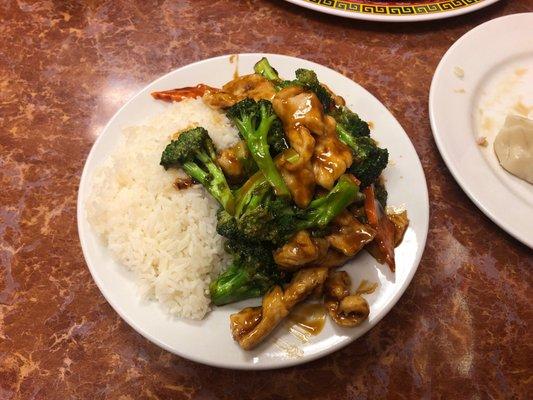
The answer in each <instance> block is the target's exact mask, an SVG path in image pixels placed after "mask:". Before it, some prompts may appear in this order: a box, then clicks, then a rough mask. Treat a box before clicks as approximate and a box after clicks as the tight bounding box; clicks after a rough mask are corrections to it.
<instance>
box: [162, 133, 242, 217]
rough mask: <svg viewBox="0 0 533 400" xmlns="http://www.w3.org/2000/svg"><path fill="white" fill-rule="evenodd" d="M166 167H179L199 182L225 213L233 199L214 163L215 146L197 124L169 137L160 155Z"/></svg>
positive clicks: (224, 179)
mask: <svg viewBox="0 0 533 400" xmlns="http://www.w3.org/2000/svg"><path fill="white" fill-rule="evenodd" d="M160 164H161V165H162V166H163V167H165V169H167V168H169V167H172V166H176V167H181V168H182V169H183V170H184V171H185V172H186V173H187V175H189V176H190V177H191V178H193V179H194V180H195V181H197V182H199V183H201V184H202V185H203V186H204V187H205V188H206V189H207V191H208V192H209V193H210V194H211V195H212V196H213V197H214V198H215V199H216V200H217V201H218V202H219V203H220V204H221V205H222V207H224V209H225V210H227V211H228V212H230V213H231V212H233V209H234V206H235V201H234V197H233V193H232V192H231V190H230V188H229V186H228V182H227V181H226V177H225V176H224V173H223V172H222V170H221V169H220V167H219V166H218V164H217V163H216V149H215V145H214V143H213V141H212V140H211V138H210V137H209V134H208V133H207V130H205V129H204V128H201V127H198V128H193V129H189V130H187V131H185V132H182V133H181V134H180V136H179V137H178V139H177V140H172V141H171V142H170V143H169V144H168V145H167V147H166V148H165V150H164V151H163V154H162V155H161V162H160Z"/></svg>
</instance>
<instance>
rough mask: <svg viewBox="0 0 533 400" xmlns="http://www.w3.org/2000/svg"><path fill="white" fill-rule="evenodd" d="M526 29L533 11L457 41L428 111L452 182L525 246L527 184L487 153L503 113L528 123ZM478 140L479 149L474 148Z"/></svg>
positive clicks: (531, 40) (532, 111)
mask: <svg viewBox="0 0 533 400" xmlns="http://www.w3.org/2000/svg"><path fill="white" fill-rule="evenodd" d="M532 26H533V13H525V14H514V15H508V16H505V17H501V18H497V19H494V20H492V21H489V22H486V23H484V24H483V25H480V26H478V27H476V28H474V29H473V30H471V31H470V32H468V33H466V34H465V35H464V36H463V37H461V38H460V39H459V40H458V41H457V42H456V43H455V44H454V45H453V46H452V47H450V49H449V50H448V52H447V53H446V54H445V55H444V57H443V58H442V60H441V62H440V64H439V66H438V67H437V70H436V72H435V76H434V77H433V82H432V84H431V90H430V95H429V113H430V119H431V127H432V129H433V136H434V138H435V141H436V142H437V146H438V148H439V151H440V153H441V155H442V158H443V159H444V161H445V162H446V165H447V166H448V168H449V169H450V171H451V173H452V174H453V176H454V177H455V179H456V181H457V182H458V183H459V185H460V186H461V187H462V188H463V190H464V191H465V192H466V194H467V195H468V196H469V197H470V199H471V200H472V201H473V202H474V203H475V204H476V205H477V206H478V207H479V209H480V210H481V211H483V212H484V213H485V214H486V215H487V216H488V217H489V218H491V219H492V220H493V221H494V222H495V223H496V224H498V225H499V226H500V227H501V228H503V229H504V230H506V231H507V232H508V233H509V234H511V235H512V236H514V237H515V238H516V239H518V240H520V241H521V242H523V243H525V244H526V245H528V246H529V247H532V248H533V218H532V216H533V185H531V184H529V183H527V182H526V181H523V180H521V179H519V178H517V177H515V176H514V175H511V174H510V173H508V172H507V171H505V170H504V169H503V168H502V167H501V166H500V164H499V162H498V159H497V157H496V155H495V153H494V149H493V142H494V138H495V136H496V135H497V133H498V132H499V130H500V128H501V127H502V125H503V123H504V121H505V117H506V115H507V113H509V112H510V113H513V114H518V115H522V116H524V117H529V118H533V34H532V32H533V31H532V29H533V28H532ZM484 137H485V138H486V140H487V146H486V147H483V146H480V145H479V144H478V143H477V141H480V142H481V140H482V139H483V138H484ZM487 239H489V240H490V238H487Z"/></svg>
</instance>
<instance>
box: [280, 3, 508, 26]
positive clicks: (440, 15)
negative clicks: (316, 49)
mask: <svg viewBox="0 0 533 400" xmlns="http://www.w3.org/2000/svg"><path fill="white" fill-rule="evenodd" d="M285 1H287V2H289V3H292V4H295V5H298V6H300V7H304V8H307V9H310V10H314V11H317V12H321V13H325V14H330V15H335V16H338V17H344V18H350V19H357V20H363V21H377V22H420V21H433V20H438V19H445V18H452V17H456V16H459V15H464V14H468V13H471V12H474V11H477V10H480V9H482V8H485V7H488V6H490V5H492V4H494V3H497V2H498V1H500V0H481V1H480V2H479V3H476V4H470V5H466V6H464V7H461V8H458V9H455V10H451V11H443V12H435V13H426V14H417V15H404V16H390V15H373V14H369V13H362V12H357V11H353V12H352V11H345V10H336V9H333V8H329V7H327V6H323V5H320V4H314V3H312V2H310V1H309V0H285ZM335 1H336V0H335ZM407 6H409V5H407ZM411 6H413V5H411Z"/></svg>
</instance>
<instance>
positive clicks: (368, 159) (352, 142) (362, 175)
mask: <svg viewBox="0 0 533 400" xmlns="http://www.w3.org/2000/svg"><path fill="white" fill-rule="evenodd" d="M336 130H337V135H338V136H339V139H340V141H341V142H343V143H344V144H345V145H347V146H348V147H349V148H350V149H351V150H352V154H353V158H354V160H353V163H352V165H351V166H350V168H349V170H348V171H349V172H350V173H351V174H353V175H355V177H356V178H357V179H359V181H360V182H361V187H366V186H368V185H370V184H371V183H373V182H375V181H376V179H378V178H379V176H380V175H381V172H382V171H383V170H384V169H385V167H386V166H387V164H388V162H389V152H388V150H387V149H382V148H380V147H378V146H377V144H376V142H375V141H374V140H373V139H371V138H370V137H369V136H358V135H356V134H355V133H353V132H360V131H357V130H355V129H351V130H348V129H346V128H345V126H344V125H342V124H339V123H337V126H336Z"/></svg>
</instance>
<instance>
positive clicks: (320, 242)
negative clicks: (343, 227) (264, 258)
mask: <svg viewBox="0 0 533 400" xmlns="http://www.w3.org/2000/svg"><path fill="white" fill-rule="evenodd" d="M328 247H329V245H328V242H327V240H325V239H322V238H312V237H311V235H309V232H307V231H306V230H303V231H299V232H298V233H296V235H294V236H293V237H292V238H291V239H290V240H289V241H288V242H287V243H286V244H285V245H283V246H282V247H280V248H279V249H277V250H276V251H275V252H274V261H275V262H276V264H278V265H279V266H280V267H281V269H283V270H287V271H295V270H297V269H300V268H301V267H302V266H303V265H305V264H309V263H310V262H312V261H315V260H318V259H319V258H320V257H323V256H324V255H325V254H326V252H327V251H328Z"/></svg>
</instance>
